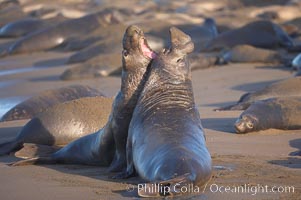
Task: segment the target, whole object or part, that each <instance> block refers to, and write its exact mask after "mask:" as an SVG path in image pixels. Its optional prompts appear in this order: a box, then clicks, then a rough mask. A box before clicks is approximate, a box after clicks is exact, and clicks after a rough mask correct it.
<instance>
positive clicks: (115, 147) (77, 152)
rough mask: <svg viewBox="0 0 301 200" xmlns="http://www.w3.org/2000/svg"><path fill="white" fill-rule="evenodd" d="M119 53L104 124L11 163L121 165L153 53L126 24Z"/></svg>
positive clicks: (135, 29)
mask: <svg viewBox="0 0 301 200" xmlns="http://www.w3.org/2000/svg"><path fill="white" fill-rule="evenodd" d="M122 54H123V56H122V62H123V68H122V77H121V89H120V91H119V93H118V94H117V96H116V98H115V100H114V102H113V106H112V112H111V114H110V117H109V120H108V122H107V124H106V125H105V127H104V128H102V129H101V130H99V131H97V132H96V133H93V134H90V135H87V136H84V137H82V138H79V139H78V140H75V141H73V142H71V143H70V144H68V145H67V146H65V147H64V148H62V149H60V150H59V151H58V152H56V153H54V154H52V155H51V156H50V157H44V158H33V159H29V160H24V161H20V162H17V163H15V164H13V165H24V164H37V163H48V164H49V163H70V164H87V165H103V166H108V165H109V164H110V163H111V166H110V170H111V171H121V170H122V169H123V168H125V166H126V158H125V157H126V138H127V133H128V127H129V124H130V120H131V118H132V113H133V110H134V108H135V106H136V103H137V100H138V95H139V94H140V91H141V90H142V88H143V86H144V82H145V78H146V77H145V76H146V75H147V69H148V65H149V63H150V61H151V59H152V58H153V57H155V53H154V52H153V51H152V50H151V49H150V48H149V47H148V44H147V41H146V39H145V37H144V33H143V32H142V31H141V30H140V29H139V28H138V27H136V26H130V27H128V28H127V30H126V32H125V35H124V39H123V53H122Z"/></svg>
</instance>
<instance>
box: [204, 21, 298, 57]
mask: <svg viewBox="0 0 301 200" xmlns="http://www.w3.org/2000/svg"><path fill="white" fill-rule="evenodd" d="M240 44H247V45H251V46H254V47H259V48H276V47H286V48H289V47H291V46H293V45H294V43H293V40H292V39H291V38H290V37H289V36H288V35H287V33H285V32H284V31H283V30H282V29H281V27H280V26H278V25H277V24H274V23H273V22H270V21H255V22H251V23H249V24H247V25H245V26H243V27H241V28H238V29H234V30H230V31H226V32H223V33H221V34H220V35H218V36H217V37H215V38H214V39H212V40H211V41H209V42H208V44H207V45H206V47H205V48H204V49H203V50H204V51H215V50H220V49H224V48H232V47H234V46H236V45H240Z"/></svg>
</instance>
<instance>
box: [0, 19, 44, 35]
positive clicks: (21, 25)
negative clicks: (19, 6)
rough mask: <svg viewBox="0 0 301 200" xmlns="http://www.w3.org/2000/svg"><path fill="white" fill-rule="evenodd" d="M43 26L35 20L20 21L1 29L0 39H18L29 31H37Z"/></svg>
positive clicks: (40, 21)
mask: <svg viewBox="0 0 301 200" xmlns="http://www.w3.org/2000/svg"><path fill="white" fill-rule="evenodd" d="M42 26H43V21H42V20H39V19H35V18H27V19H21V20H18V21H15V22H11V23H8V24H6V25H5V26H3V27H1V29H0V37H19V36H23V35H25V34H27V33H28V32H30V31H35V30H38V29H39V28H40V27H42Z"/></svg>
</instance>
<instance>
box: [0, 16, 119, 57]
mask: <svg viewBox="0 0 301 200" xmlns="http://www.w3.org/2000/svg"><path fill="white" fill-rule="evenodd" d="M117 22H119V19H118V18H117V17H116V16H115V15H114V10H113V11H111V10H105V11H102V12H98V13H95V14H90V15H87V16H84V17H81V18H79V19H71V20H67V21H64V22H62V23H59V24H57V25H56V26H50V27H47V28H45V29H42V30H38V31H36V32H33V33H31V34H28V35H26V36H25V37H22V38H20V39H18V40H17V41H16V42H15V43H14V44H12V45H11V46H10V47H9V48H8V49H7V51H6V52H2V56H4V55H6V54H9V55H11V54H18V53H26V52H27V53H28V52H36V51H44V50H49V49H52V48H55V47H57V46H59V45H62V44H63V43H66V42H67V41H68V39H70V37H71V36H72V37H73V38H74V37H78V36H80V35H85V34H88V33H90V32H91V31H94V30H95V29H97V28H99V27H103V26H107V25H109V24H111V23H117ZM79 27H80V28H79Z"/></svg>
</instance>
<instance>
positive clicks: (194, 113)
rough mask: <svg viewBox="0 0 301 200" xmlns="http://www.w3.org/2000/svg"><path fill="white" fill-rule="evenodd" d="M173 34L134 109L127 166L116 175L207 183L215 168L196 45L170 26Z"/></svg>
mask: <svg viewBox="0 0 301 200" xmlns="http://www.w3.org/2000/svg"><path fill="white" fill-rule="evenodd" d="M170 35H171V48H170V49H168V50H163V51H162V52H161V53H160V54H159V55H158V56H157V58H156V59H154V61H153V62H152V65H151V71H150V73H149V74H150V75H149V77H148V80H147V82H146V83H145V86H144V89H143V90H142V92H141V94H140V97H139V100H138V102H137V105H136V108H135V110H134V113H133V117H132V120H131V123H130V127H129V134H128V141H127V170H126V171H125V172H123V173H120V174H119V175H117V176H116V177H115V178H127V177H129V176H132V175H133V174H135V171H136V172H137V173H138V175H139V176H140V177H141V178H143V179H144V180H147V181H151V182H157V183H158V184H163V185H173V184H176V183H178V184H194V185H197V186H200V187H202V186H204V184H205V183H206V182H207V181H209V179H210V178H211V170H212V169H211V168H212V166H211V156H210V154H209V152H208V150H207V147H206V144H205V136H204V131H203V128H202V124H201V119H200V115H199V112H198V109H197V107H196V104H195V102H194V96H193V90H192V81H191V70H190V68H189V65H188V62H187V60H186V55H187V53H191V52H192V51H193V48H194V44H193V42H192V41H191V38H190V37H189V36H188V35H186V34H185V33H183V32H182V31H180V30H179V29H177V28H175V27H172V28H170ZM182 179H183V180H182ZM175 180H181V181H180V182H174V181H175ZM157 192H158V191H157ZM139 195H141V196H147V195H148V194H144V193H139ZM168 195H173V194H170V193H169V194H168ZM151 196H153V194H152V195H151Z"/></svg>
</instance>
